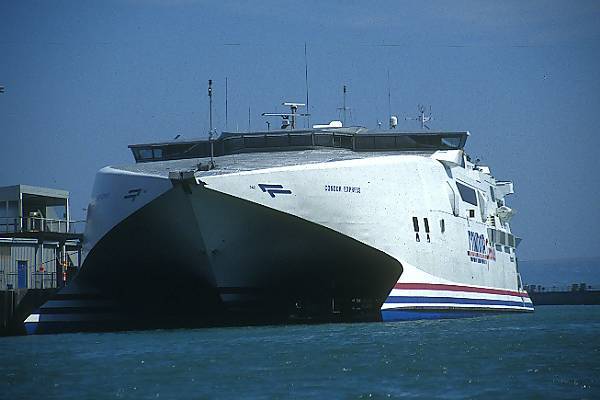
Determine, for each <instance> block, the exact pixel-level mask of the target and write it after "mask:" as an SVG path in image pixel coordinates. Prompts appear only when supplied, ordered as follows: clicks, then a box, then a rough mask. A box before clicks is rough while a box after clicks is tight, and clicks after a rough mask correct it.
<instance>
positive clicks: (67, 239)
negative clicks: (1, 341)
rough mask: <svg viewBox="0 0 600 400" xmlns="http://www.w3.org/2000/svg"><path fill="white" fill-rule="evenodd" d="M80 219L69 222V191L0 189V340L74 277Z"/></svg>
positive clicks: (18, 329) (80, 235) (20, 328)
mask: <svg viewBox="0 0 600 400" xmlns="http://www.w3.org/2000/svg"><path fill="white" fill-rule="evenodd" d="M83 224H84V222H83V221H72V220H71V219H70V213H69V192H67V191H64V190H57V189H50V188H42V187H36V186H27V185H14V186H5V187H0V336H2V335H14V334H22V333H24V330H23V321H24V320H25V318H27V316H28V315H29V314H30V313H31V312H32V311H34V310H35V309H37V308H38V307H40V306H41V305H42V304H43V303H44V302H45V301H46V300H47V299H49V298H50V297H51V296H52V295H53V294H54V293H56V292H57V291H58V290H59V289H60V288H62V287H63V286H65V285H66V284H67V282H68V281H70V279H72V278H73V277H74V276H75V274H76V273H77V271H78V269H79V266H80V262H81V241H82V239H83V233H82V232H83Z"/></svg>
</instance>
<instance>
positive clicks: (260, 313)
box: [28, 185, 402, 333]
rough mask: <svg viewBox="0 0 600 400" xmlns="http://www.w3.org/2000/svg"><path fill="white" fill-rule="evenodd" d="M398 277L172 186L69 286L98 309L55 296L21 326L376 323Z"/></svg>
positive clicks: (357, 245) (335, 244) (352, 244)
mask: <svg viewBox="0 0 600 400" xmlns="http://www.w3.org/2000/svg"><path fill="white" fill-rule="evenodd" d="M401 273H402V266H401V264H400V263H399V262H398V261H397V260H396V259H394V258H392V257H391V256H389V255H387V254H385V253H383V252H381V251H379V250H377V249H374V248H372V247H370V246H368V245H366V244H364V243H361V242H359V241H357V240H355V239H353V238H350V237H348V236H346V235H343V234H341V233H339V232H336V231H334V230H331V229H329V228H326V227H324V226H321V225H319V224H315V223H312V222H309V221H307V220H304V219H301V218H298V217H295V216H293V215H290V214H287V213H283V212H280V211H276V210H274V209H271V208H268V207H264V206H261V205H258V204H255V203H251V202H248V201H244V200H241V199H239V198H236V197H233V196H228V195H225V194H222V193H220V192H216V191H213V190H210V189H207V188H205V187H202V186H191V187H190V186H187V185H186V186H182V185H176V186H174V188H173V189H172V190H170V191H168V192H167V193H165V194H163V195H162V196H160V197H158V198H157V199H155V200H154V201H152V202H151V203H149V204H147V205H146V206H144V207H142V208H141V209H140V210H138V211H137V212H135V213H134V214H132V215H130V216H129V217H128V218H126V219H125V220H123V221H121V222H120V223H119V224H118V225H117V226H115V227H114V228H113V229H112V230H111V231H110V232H109V233H108V234H106V235H105V236H104V237H103V238H102V239H101V240H100V241H99V242H98V243H97V244H96V245H95V246H94V248H93V249H92V250H91V251H90V253H89V254H88V256H87V257H86V260H85V263H84V265H83V267H82V269H81V271H80V273H79V275H78V276H77V278H76V280H77V283H78V285H79V286H80V287H87V288H93V291H94V293H96V294H94V296H96V297H95V298H96V299H97V301H96V302H95V301H94V300H93V299H91V300H90V299H88V300H86V301H84V302H83V303H81V304H84V306H83V307H73V305H77V304H78V303H77V302H78V301H79V300H78V299H79V298H80V297H81V296H84V297H85V296H89V294H86V292H85V291H81V290H80V291H73V292H72V293H70V294H68V295H67V294H64V293H63V294H62V296H63V298H62V299H61V298H60V296H61V294H59V297H56V298H55V299H54V300H55V301H53V302H51V304H52V307H50V306H49V305H48V306H44V307H42V308H41V309H40V310H39V321H37V322H36V323H32V324H30V326H29V327H28V330H29V331H30V332H33V331H34V332H35V333H50V332H64V331H89V330H92V331H102V330H120V329H148V328H178V327H204V326H226V325H252V324H278V323H296V322H300V323H311V322H346V321H378V320H380V319H381V313H380V308H381V305H382V304H383V302H384V301H385V299H386V297H387V295H388V293H389V292H390V290H391V289H392V287H393V286H394V284H395V283H396V282H397V280H398V278H399V276H400V274H401ZM78 296H79V297H78ZM92 297H93V296H92ZM61 301H63V302H65V303H64V304H70V305H71V307H67V308H65V307H60V305H61V303H60V302H61ZM98 304H103V306H102V307H99V306H97V305H98ZM106 304H110V305H109V306H106ZM61 315H62V317H61ZM94 315H96V316H99V317H98V318H94Z"/></svg>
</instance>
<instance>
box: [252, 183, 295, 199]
mask: <svg viewBox="0 0 600 400" xmlns="http://www.w3.org/2000/svg"><path fill="white" fill-rule="evenodd" d="M258 187H259V188H260V190H262V191H263V192H265V193H269V195H270V196H271V197H275V196H276V195H278V194H292V191H291V190H288V189H284V188H283V185H270V184H266V183H259V184H258Z"/></svg>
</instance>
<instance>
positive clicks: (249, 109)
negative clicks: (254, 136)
mask: <svg viewBox="0 0 600 400" xmlns="http://www.w3.org/2000/svg"><path fill="white" fill-rule="evenodd" d="M248 132H250V106H248Z"/></svg>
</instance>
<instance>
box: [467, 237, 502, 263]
mask: <svg viewBox="0 0 600 400" xmlns="http://www.w3.org/2000/svg"><path fill="white" fill-rule="evenodd" d="M468 235H469V250H468V251H467V254H468V255H469V257H470V259H471V261H472V262H474V263H478V264H487V263H488V261H489V260H493V261H495V260H496V252H495V251H494V249H493V247H492V246H491V245H490V243H489V241H488V240H487V239H486V237H485V236H484V235H483V234H479V233H477V232H472V231H468Z"/></svg>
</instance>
